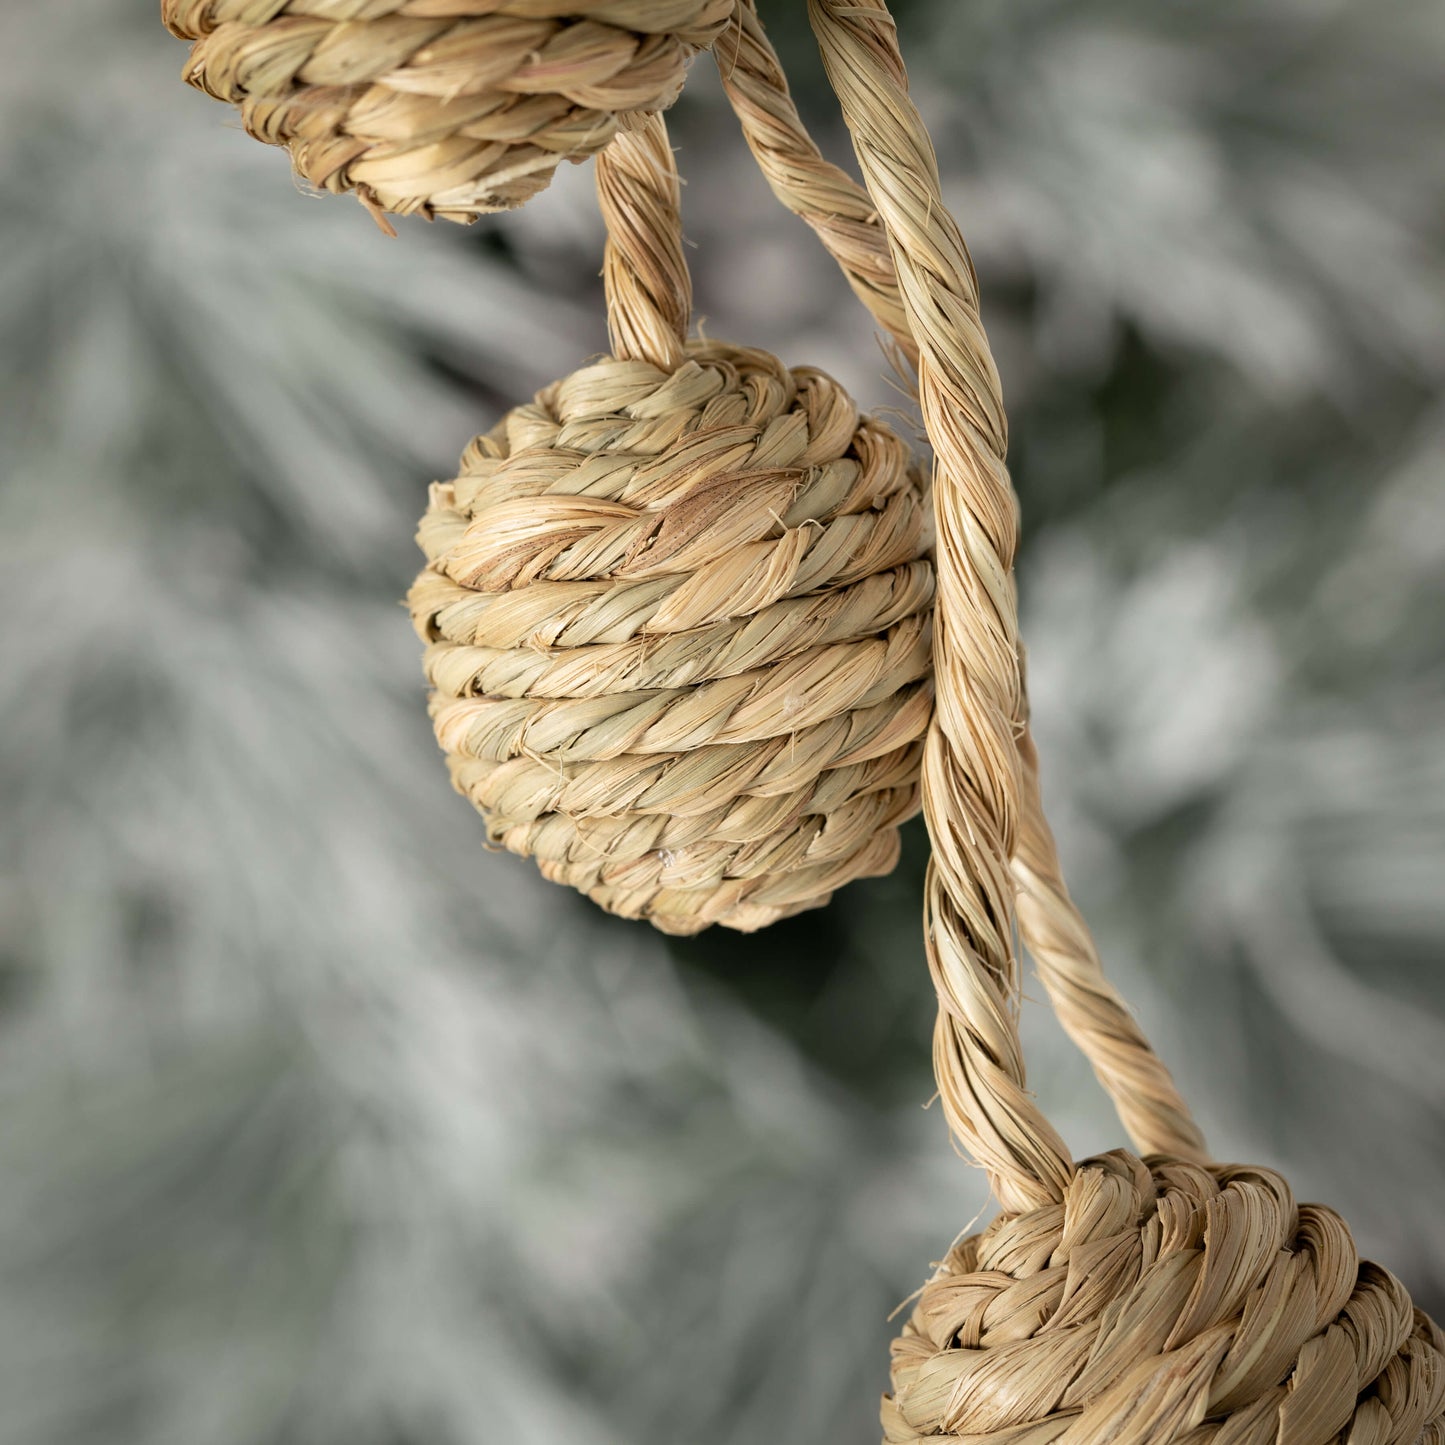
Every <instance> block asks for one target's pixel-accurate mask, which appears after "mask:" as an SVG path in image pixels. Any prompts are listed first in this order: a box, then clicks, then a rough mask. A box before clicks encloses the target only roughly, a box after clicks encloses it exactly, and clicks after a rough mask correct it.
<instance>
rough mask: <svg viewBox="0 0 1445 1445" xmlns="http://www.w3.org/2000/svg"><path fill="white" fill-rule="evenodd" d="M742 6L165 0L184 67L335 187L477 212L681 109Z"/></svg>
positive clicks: (438, 209)
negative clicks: (643, 118) (688, 81)
mask: <svg viewBox="0 0 1445 1445" xmlns="http://www.w3.org/2000/svg"><path fill="white" fill-rule="evenodd" d="M732 11H733V0H162V4H161V13H162V17H163V19H164V20H165V23H166V25H167V26H168V27H169V29H170V30H171V31H172V32H173V33H174V34H176V35H178V36H181V37H182V38H183V39H187V40H194V41H195V42H196V44H195V46H194V47H193V48H192V50H191V56H190V60H189V62H188V63H187V65H186V70H185V78H186V79H187V80H188V81H189V82H190V83H191V84H192V85H194V86H196V87H197V88H198V89H200V90H203V91H205V92H206V93H207V94H208V95H211V96H214V97H215V98H216V99H217V100H225V101H229V102H230V103H231V104H232V105H236V106H239V107H240V110H241V118H242V120H243V121H244V123H245V126H246V129H247V130H248V131H249V132H250V133H251V134H252V135H253V136H255V137H256V138H257V139H258V140H263V141H267V142H269V143H270V144H271V145H283V146H286V147H287V148H288V149H289V150H290V152H291V157H292V160H293V162H294V163H295V166H296V170H297V172H298V174H299V175H301V176H302V177H304V178H305V179H306V180H307V181H309V182H310V183H311V184H312V185H313V186H316V187H317V188H318V189H321V190H326V191H335V192H342V191H353V190H354V191H356V192H358V193H359V194H360V195H361V196H362V198H363V199H364V200H366V202H367V203H368V204H369V205H371V206H372V207H373V208H376V209H380V210H383V211H391V212H393V213H395V214H398V215H410V214H417V213H419V214H421V215H425V216H444V217H446V218H447V219H448V220H453V221H469V220H471V219H473V218H474V217H476V216H478V215H480V214H482V213H483V212H487V211H498V210H506V209H508V208H510V207H512V206H517V205H520V204H521V203H522V202H523V201H525V200H527V199H528V197H530V196H533V195H535V194H536V193H537V192H538V191H540V190H542V189H543V188H544V187H545V186H546V185H547V183H548V181H549V180H550V179H551V177H552V172H553V171H554V170H556V168H557V164H558V162H559V161H562V160H564V159H565V160H580V159H582V158H583V157H586V156H590V155H592V154H593V153H594V152H596V151H599V150H601V149H602V147H603V146H605V145H606V144H607V142H608V141H609V140H611V139H612V137H613V135H614V134H615V133H616V131H617V129H618V127H619V125H626V124H627V123H628V119H629V117H632V116H635V115H637V114H638V113H640V112H648V111H655V110H661V109H664V108H666V107H667V106H669V105H671V104H672V102H673V101H674V100H675V99H676V98H677V95H678V92H679V91H680V90H681V88H682V82H683V77H684V74H685V72H686V70H687V65H688V62H689V60H690V59H691V58H692V56H693V55H694V53H695V52H696V51H698V50H699V49H701V48H704V47H706V46H708V45H710V44H711V43H712V42H713V40H714V39H715V38H716V37H717V36H718V35H719V34H720V33H721V31H722V29H723V27H724V26H725V25H726V23H727V21H728V18H729V16H730V15H731V14H732Z"/></svg>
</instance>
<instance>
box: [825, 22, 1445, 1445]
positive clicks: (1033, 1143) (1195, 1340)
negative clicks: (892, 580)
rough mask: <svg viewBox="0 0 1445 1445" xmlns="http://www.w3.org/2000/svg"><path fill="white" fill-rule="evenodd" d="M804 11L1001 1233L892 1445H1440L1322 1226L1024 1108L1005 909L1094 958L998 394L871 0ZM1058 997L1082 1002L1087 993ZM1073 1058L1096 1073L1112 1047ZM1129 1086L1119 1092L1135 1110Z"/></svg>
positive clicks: (958, 241) (931, 1321) (1403, 1341)
mask: <svg viewBox="0 0 1445 1445" xmlns="http://www.w3.org/2000/svg"><path fill="white" fill-rule="evenodd" d="M809 9H810V13H811V16H812V19H813V22H814V27H815V30H816V32H817V35H818V39H819V43H820V46H821V48H822V51H823V57H824V62H825V65H826V67H827V70H828V74H829V77H830V79H831V81H832V83H833V87H834V89H835V90H836V91H837V93H838V96H839V100H840V102H841V104H842V107H843V112H844V117H845V119H846V121H847V123H848V126H849V129H850V131H851V132H852V135H853V139H854V144H855V149H856V151H857V154H858V159H859V163H860V166H861V167H862V170H863V173H864V178H865V181H866V182H867V186H868V190H869V193H870V194H871V196H872V198H873V200H874V202H875V204H876V206H877V209H878V213H879V217H880V219H881V221H882V224H883V227H884V229H885V231H886V233H887V235H888V238H889V242H890V246H891V248H892V253H893V259H894V263H895V267H896V273H897V279H898V284H899V294H900V296H901V298H902V300H903V303H904V307H905V309H906V313H907V319H908V323H909V327H910V330H911V332H912V335H913V338H914V340H915V342H916V344H917V349H918V356H919V390H920V400H921V404H922V408H923V413H924V419H925V423H926V425H927V428H928V432H929V435H930V437H931V439H932V441H933V444H934V448H935V455H936V465H935V471H934V485H933V499H934V507H935V514H936V519H937V527H938V545H937V552H936V566H937V585H938V594H937V600H936V609H937V610H936V621H935V654H936V683H937V689H938V698H937V715H936V720H935V722H934V724H933V725H932V727H931V729H930V732H929V735H928V739H927V742H926V747H925V754H924V766H923V793H924V812H925V816H926V818H927V820H928V824H929V831H930V835H931V837H932V839H933V845H934V858H933V864H932V867H931V869H930V875H929V879H928V884H927V900H926V929H927V933H926V943H927V948H928V955H929V962H930V966H931V968H932V971H933V976H934V982H935V985H936V988H937V991H938V997H939V1004H940V1010H939V1021H938V1029H937V1033H936V1036H935V1055H934V1062H935V1070H936V1072H937V1075H938V1084H939V1094H940V1098H941V1101H942V1105H943V1109H944V1112H945V1114H946V1116H947V1118H948V1121H949V1124H950V1126H951V1128H952V1130H953V1132H954V1133H955V1135H956V1136H957V1137H958V1138H959V1139H960V1140H961V1141H962V1142H963V1143H964V1145H965V1146H966V1148H967V1149H968V1151H969V1152H970V1153H971V1154H972V1155H973V1157H974V1158H976V1159H978V1160H979V1161H980V1162H981V1163H982V1164H983V1165H984V1166H985V1167H986V1168H987V1170H988V1172H989V1175H990V1179H991V1182H992V1184H993V1187H994V1190H995V1192H996V1193H997V1195H998V1196H999V1199H1000V1200H1001V1202H1002V1204H1003V1206H1004V1211H1005V1212H1004V1213H1003V1215H1002V1216H1001V1217H1000V1218H999V1219H997V1220H996V1221H995V1222H994V1223H993V1224H992V1225H990V1226H989V1227H988V1228H987V1229H986V1230H984V1232H983V1233H982V1234H980V1235H978V1236H976V1237H974V1238H971V1239H968V1240H965V1241H964V1242H963V1243H962V1244H959V1245H957V1246H956V1247H955V1248H953V1249H952V1250H951V1251H950V1252H949V1254H948V1256H947V1258H946V1259H945V1260H944V1262H943V1263H942V1265H940V1266H939V1268H938V1270H937V1272H936V1273H935V1275H934V1277H933V1279H932V1280H931V1281H930V1282H929V1283H928V1285H927V1286H926V1287H925V1288H924V1290H923V1291H922V1293H921V1295H920V1298H919V1303H918V1306H917V1308H916V1310H915V1311H914V1314H913V1317H912V1319H911V1320H910V1322H909V1323H908V1325H907V1326H906V1327H905V1329H904V1331H903V1333H902V1336H901V1337H900V1338H899V1339H898V1340H897V1341H896V1342H895V1345H894V1350H893V1393H892V1395H891V1396H888V1397H885V1400H884V1404H883V1414H882V1423H883V1427H884V1435H885V1441H886V1442H891V1445H904V1442H910V1445H912V1442H921V1441H926V1440H927V1441H932V1440H940V1439H942V1440H953V1441H968V1442H983V1441H997V1442H1008V1445H1022V1442H1027V1445H1044V1442H1053V1441H1065V1442H1068V1445H1105V1442H1119V1445H1143V1442H1148V1445H1155V1442H1161V1445H1162V1442H1166V1441H1167V1442H1173V1441H1187V1442H1190V1445H1194V1442H1198V1445H1213V1442H1219V1445H1276V1442H1278V1445H1327V1442H1335V1441H1339V1442H1341V1445H1396V1442H1399V1445H1409V1442H1414V1441H1421V1442H1426V1445H1441V1442H1442V1441H1445V1337H1442V1334H1441V1332H1440V1330H1439V1329H1438V1328H1437V1327H1436V1326H1435V1324H1434V1323H1433V1322H1432V1321H1430V1320H1429V1319H1428V1318H1427V1317H1426V1316H1424V1315H1423V1314H1422V1313H1420V1312H1419V1311H1418V1310H1415V1309H1414V1308H1413V1307H1412V1305H1411V1303H1410V1299H1409V1296H1408V1294H1407V1293H1406V1291H1405V1290H1404V1288H1403V1286H1402V1285H1401V1284H1400V1283H1399V1281H1397V1280H1396V1279H1395V1278H1394V1277H1393V1276H1392V1275H1390V1274H1389V1273H1388V1271H1386V1270H1384V1269H1381V1268H1380V1267H1379V1266H1377V1265H1373V1264H1370V1263H1368V1262H1361V1261H1360V1259H1359V1257H1358V1255H1357V1253H1356V1251H1355V1248H1354V1245H1353V1242H1352V1241H1351V1239H1350V1235H1349V1231H1348V1229H1347V1228H1346V1226H1345V1225H1344V1223H1343V1222H1342V1221H1341V1220H1340V1219H1339V1217H1338V1216H1337V1215H1336V1214H1335V1213H1334V1212H1333V1211H1331V1210H1329V1209H1326V1208H1323V1207H1320V1206H1314V1205H1300V1204H1297V1203H1296V1202H1295V1200H1294V1199H1293V1197H1292V1195H1291V1193H1290V1191H1289V1188H1288V1186H1287V1185H1286V1184H1285V1182H1284V1181H1283V1180H1282V1179H1281V1178H1280V1177H1279V1176H1278V1175H1277V1174H1275V1173H1273V1172H1272V1171H1270V1170H1266V1169H1255V1168H1247V1167H1240V1166H1230V1165H1214V1164H1206V1163H1204V1162H1202V1151H1201V1153H1200V1157H1199V1159H1198V1160H1197V1161H1196V1160H1195V1159H1190V1158H1176V1157H1171V1156H1170V1155H1168V1154H1155V1155H1153V1156H1151V1157H1150V1158H1149V1159H1148V1161H1147V1162H1142V1161H1141V1160H1139V1159H1138V1158H1135V1157H1134V1156H1133V1155H1130V1154H1127V1153H1125V1152H1123V1151H1119V1152H1116V1153H1113V1154H1108V1155H1105V1156H1103V1157H1102V1158H1100V1159H1095V1160H1090V1161H1086V1162H1085V1163H1083V1164H1079V1165H1076V1164H1074V1163H1073V1162H1072V1160H1071V1158H1070V1157H1069V1155H1068V1153H1067V1151H1066V1150H1065V1148H1064V1145H1063V1142H1062V1140H1061V1139H1060V1138H1059V1136H1058V1134H1057V1133H1056V1132H1055V1131H1054V1129H1053V1128H1052V1126H1051V1125H1050V1124H1049V1123H1048V1121H1047V1119H1046V1118H1045V1117H1044V1116H1043V1114H1042V1112H1041V1111H1040V1110H1039V1107H1038V1105H1037V1103H1036V1102H1035V1101H1034V1099H1033V1097H1032V1095H1031V1094H1030V1093H1029V1092H1028V1090H1027V1086H1026V1081H1025V1076H1024V1066H1023V1055H1022V1049H1021V1045H1020V1041H1019V1033H1018V1022H1017V1011H1018V977H1017V961H1016V958H1015V955H1014V944H1013V939H1014V935H1015V931H1016V925H1017V918H1016V913H1015V909H1016V902H1015V898H1016V892H1015V890H1016V887H1022V888H1023V889H1024V890H1025V892H1024V895H1023V900H1022V902H1020V903H1019V904H1018V907H1019V909H1020V911H1021V912H1022V913H1024V914H1025V915H1027V914H1028V913H1029V911H1030V910H1031V909H1032V910H1034V917H1033V919H1032V925H1031V926H1032V928H1033V930H1034V932H1035V934H1036V936H1037V937H1039V938H1041V939H1043V940H1044V946H1045V947H1046V948H1047V947H1050V946H1051V947H1052V948H1054V949H1055V950H1056V951H1057V953H1058V955H1059V956H1060V957H1064V958H1072V959H1073V960H1074V963H1075V965H1077V964H1078V963H1079V962H1080V960H1081V959H1082V958H1083V956H1084V953H1085V952H1086V951H1087V950H1086V949H1084V948H1083V947H1082V946H1081V944H1080V941H1079V940H1078V939H1077V938H1071V937H1069V936H1068V929H1069V927H1071V926H1072V925H1071V924H1068V922H1067V920H1066V919H1064V917H1063V915H1062V914H1060V913H1059V912H1057V911H1056V910H1054V909H1053V908H1052V906H1051V905H1048V904H1047V903H1045V904H1040V903H1039V901H1038V898H1037V896H1033V897H1031V896H1030V893H1029V891H1028V890H1029V889H1030V888H1031V887H1040V886H1043V887H1047V885H1048V879H1047V878H1045V877H1043V876H1042V874H1041V872H1040V869H1041V867H1044V866H1046V865H1045V854H1048V855H1050V856H1051V854H1052V840H1051V839H1048V838H1047V834H1046V830H1045V831H1043V832H1042V833H1041V832H1040V831H1039V828H1035V827H1034V826H1033V824H1032V823H1031V821H1030V820H1031V819H1032V818H1034V817H1035V816H1037V807H1036V789H1037V776H1036V766H1035V760H1034V758H1033V753H1032V746H1031V744H1030V743H1029V741H1028V737H1027V731H1026V709H1025V703H1024V692H1023V684H1022V675H1021V667H1020V660H1019V659H1020V649H1019V643H1018V636H1017V621H1016V612H1015V597H1014V587H1013V579H1012V561H1013V551H1014V546H1015V541H1016V536H1017V510H1016V502H1015V499H1014V496H1013V492H1012V488H1011V484H1010V482H1009V478H1008V473H1007V469H1006V467H1005V465H1004V454H1005V450H1006V431H1005V425H1004V416H1003V408H1002V402H1001V399H1000V394H999V387H998V378H997V373H996V371H995V369H994V365H993V362H992V359H991V356H990V354H989V350H988V344H987V340H986V338H985V336H984V333H983V330H982V327H981V325H980V322H979V315H978V297H977V288H976V282H975V280H974V276H973V271H972V267H971V264H970V263H969V259H968V254H967V251H966V249H965V247H964V245H963V241H962V238H961V236H960V234H959V232H958V228H957V225H956V224H955V222H954V221H953V219H952V217H951V216H950V215H949V214H948V212H947V210H946V208H945V207H944V205H943V199H942V194H941V189H940V185H939V179H938V170H937V164H936V160H935V157H934V153H933V148H932V145H931V143H930V141H929V139H928V136H927V132H926V131H925V129H924V127H923V123H922V120H921V118H920V117H919V115H918V112H917V110H916V108H915V107H914V105H913V103H912V101H911V100H910V98H909V96H908V93H907V81H906V76H905V73H904V69H903V64H902V61H901V58H900V57H899V54H898V48H897V41H896V36H895V34H894V31H893V24H892V20H891V18H890V16H889V15H888V12H887V9H886V6H885V5H884V4H883V0H809ZM1041 826H1042V825H1041V821H1040V825H1039V827H1040V828H1041ZM1041 962H1042V960H1041ZM1095 962H1096V960H1095ZM1066 982H1071V983H1072V984H1082V985H1085V986H1087V985H1088V983H1089V977H1088V970H1076V976H1075V977H1074V978H1073V979H1072V980H1071V981H1066ZM1051 988H1052V986H1051ZM1055 996H1057V994H1056V995H1055ZM1076 1037H1079V1038H1080V1040H1081V1042H1082V1043H1084V1045H1085V1048H1086V1050H1088V1051H1090V1052H1091V1057H1092V1058H1093V1061H1094V1063H1095V1066H1096V1068H1100V1070H1101V1072H1103V1071H1104V1070H1105V1068H1106V1066H1107V1065H1109V1063H1110V1060H1109V1052H1110V1049H1111V1046H1112V1045H1111V1038H1110V1035H1109V1033H1108V1031H1107V1030H1102V1029H1091V1028H1082V1029H1080V1030H1078V1032H1077V1033H1076ZM1138 1037H1139V1042H1140V1043H1142V1035H1140V1036H1138ZM1114 1062H1115V1063H1117V1060H1115V1061H1114ZM1136 1062H1137V1061H1136ZM1141 1077H1147V1076H1141ZM1126 1079H1127V1075H1126V1074H1116V1076H1115V1084H1116V1087H1119V1088H1120V1089H1121V1091H1122V1092H1125V1093H1127V1090H1128V1085H1127V1083H1126V1082H1125V1081H1126ZM1140 1087H1143V1085H1142V1084H1141V1085H1140ZM1154 1117H1155V1119H1156V1121H1157V1120H1158V1119H1160V1118H1162V1117H1163V1116H1158V1115H1156V1116H1154ZM1146 1118H1147V1116H1146ZM1135 1122H1136V1123H1137V1122H1138V1118H1137V1116H1136V1119H1135Z"/></svg>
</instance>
